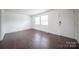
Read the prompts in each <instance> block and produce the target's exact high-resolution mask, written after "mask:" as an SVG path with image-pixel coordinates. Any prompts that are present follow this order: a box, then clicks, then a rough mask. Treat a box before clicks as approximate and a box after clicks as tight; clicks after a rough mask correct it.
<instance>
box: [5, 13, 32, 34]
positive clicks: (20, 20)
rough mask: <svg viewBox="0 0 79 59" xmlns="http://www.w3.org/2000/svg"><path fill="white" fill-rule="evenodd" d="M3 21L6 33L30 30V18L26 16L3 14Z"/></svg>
mask: <svg viewBox="0 0 79 59" xmlns="http://www.w3.org/2000/svg"><path fill="white" fill-rule="evenodd" d="M5 19H6V33H10V32H16V31H21V30H26V29H30V28H31V17H30V16H28V15H23V14H17V13H12V12H5Z"/></svg>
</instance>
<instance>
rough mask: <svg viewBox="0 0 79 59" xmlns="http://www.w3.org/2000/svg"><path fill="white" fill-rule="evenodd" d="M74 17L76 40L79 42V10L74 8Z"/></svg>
mask: <svg viewBox="0 0 79 59" xmlns="http://www.w3.org/2000/svg"><path fill="white" fill-rule="evenodd" d="M75 14H76V15H75V17H76V19H77V20H76V26H75V27H76V38H77V40H78V42H79V10H75Z"/></svg>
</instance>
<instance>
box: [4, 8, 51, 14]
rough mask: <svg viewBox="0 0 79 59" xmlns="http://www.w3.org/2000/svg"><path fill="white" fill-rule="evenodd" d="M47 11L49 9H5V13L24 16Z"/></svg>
mask: <svg viewBox="0 0 79 59" xmlns="http://www.w3.org/2000/svg"><path fill="white" fill-rule="evenodd" d="M49 10H50V9H5V12H15V13H20V14H25V15H36V14H39V13H42V12H46V11H49Z"/></svg>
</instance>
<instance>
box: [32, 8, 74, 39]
mask: <svg viewBox="0 0 79 59" xmlns="http://www.w3.org/2000/svg"><path fill="white" fill-rule="evenodd" d="M46 14H48V26H43V25H35V24H34V17H35V16H40V15H46ZM35 16H33V21H32V22H33V28H35V29H38V30H42V31H46V32H50V33H53V34H57V35H61V36H65V37H69V38H75V37H74V34H75V33H74V25H75V24H74V15H73V10H64V9H63V10H52V11H50V12H47V13H43V14H39V15H35ZM60 20H61V21H62V24H61V26H60V25H59V21H60Z"/></svg>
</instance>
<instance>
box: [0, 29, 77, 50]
mask: <svg viewBox="0 0 79 59" xmlns="http://www.w3.org/2000/svg"><path fill="white" fill-rule="evenodd" d="M77 44H78V42H77V41H76V40H75V39H71V38H67V37H63V36H58V35H54V34H50V33H46V32H42V31H39V30H35V29H30V30H25V31H19V32H14V33H8V34H5V37H4V39H3V41H1V42H0V49H53V48H54V49H63V48H65V49H66V48H67V49H68V48H69V49H71V48H78V47H77Z"/></svg>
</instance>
